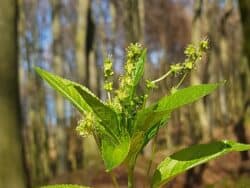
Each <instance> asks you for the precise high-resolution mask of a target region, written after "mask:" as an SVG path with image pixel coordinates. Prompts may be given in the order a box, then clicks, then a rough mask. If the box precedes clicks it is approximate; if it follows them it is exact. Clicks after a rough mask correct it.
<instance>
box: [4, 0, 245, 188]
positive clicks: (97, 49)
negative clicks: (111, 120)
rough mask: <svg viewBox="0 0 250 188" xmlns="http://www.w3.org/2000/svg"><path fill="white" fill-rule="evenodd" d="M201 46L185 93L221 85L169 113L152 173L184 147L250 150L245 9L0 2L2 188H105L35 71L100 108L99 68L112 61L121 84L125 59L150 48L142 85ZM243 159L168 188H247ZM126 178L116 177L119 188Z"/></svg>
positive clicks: (197, 0)
mask: <svg viewBox="0 0 250 188" xmlns="http://www.w3.org/2000/svg"><path fill="white" fill-rule="evenodd" d="M204 38H208V40H209V43H210V49H209V52H208V53H207V55H206V57H205V58H203V60H202V62H201V63H199V66H198V67H197V70H194V71H192V73H191V74H190V75H189V76H188V78H187V79H186V80H185V83H184V84H183V87H185V86H187V85H190V84H198V83H209V82H213V83H214V82H219V81H223V80H226V81H227V84H226V85H225V86H224V87H221V88H220V89H219V90H218V91H216V92H215V93H213V94H212V95H210V96H208V97H205V98H204V99H203V100H201V101H199V102H196V103H195V104H193V105H188V106H186V107H185V108H182V109H181V110H178V111H175V113H174V114H173V115H172V119H171V120H170V122H169V124H168V126H167V128H165V129H162V130H161V132H160V133H159V135H158V137H157V151H158V152H157V155H156V158H155V161H154V163H155V164H157V163H158V162H159V160H160V159H162V158H163V157H164V156H165V155H166V154H169V153H171V152H173V151H175V150H176V149H178V148H181V147H183V146H184V145H190V144H195V143H198V142H204V141H209V140H213V139H227V138H230V139H234V140H238V141H240V142H243V143H249V142H250V108H249V106H250V1H249V0H119V1H118V0H1V1H0V44H1V46H0V86H1V88H0V187H6V188H8V187H9V188H24V187H28V188H30V187H36V186H39V185H44V184H48V183H78V184H83V183H84V184H85V185H93V186H94V187H111V185H110V186H109V185H108V183H109V182H110V177H109V176H108V175H106V174H105V173H104V172H103V164H102V160H101V157H100V156H99V153H98V152H97V148H96V146H95V143H94V139H93V138H91V137H89V138H82V137H80V136H79V135H77V134H76V132H75V127H76V126H77V122H78V120H79V119H80V118H81V114H79V113H77V112H76V110H75V109H74V107H73V106H71V105H70V104H69V102H68V101H66V100H64V98H63V97H61V96H59V95H58V94H57V93H55V92H54V91H53V90H52V89H51V88H50V87H49V86H48V85H47V84H46V83H45V82H43V81H42V80H41V79H40V78H39V77H38V75H37V74H36V73H35V71H34V66H40V67H42V68H44V69H46V70H49V71H51V72H53V73H55V74H58V75H60V76H63V77H65V78H68V79H71V80H74V81H77V82H79V83H81V84H84V85H85V86H87V87H88V88H90V89H91V90H92V91H93V92H94V93H95V94H96V95H98V96H100V97H101V98H106V95H105V93H104V92H103V89H102V87H103V80H102V78H103V77H102V76H103V70H102V66H103V59H104V58H105V56H107V55H108V54H112V57H113V59H114V63H115V77H116V78H117V79H118V78H119V75H120V74H121V73H122V72H123V69H122V67H123V60H124V54H125V53H124V52H125V51H124V49H125V48H126V46H127V45H128V44H129V43H131V42H140V43H142V44H143V46H145V47H146V48H148V57H147V65H146V72H145V75H144V76H145V78H150V79H155V78H158V77H159V76H160V75H163V74H164V73H165V72H166V71H167V70H168V69H169V67H170V65H171V64H173V63H179V62H181V61H183V60H184V54H183V51H184V49H185V47H186V46H187V44H189V43H191V42H192V43H196V42H198V41H200V40H201V39H204ZM175 80H176V79H175V77H174V76H173V77H172V78H171V79H168V80H167V81H164V82H161V84H160V87H159V88H158V89H157V90H156V91H157V92H156V93H157V95H154V96H151V98H152V100H154V99H157V98H159V97H161V96H163V95H166V94H167V93H169V92H170V88H171V86H172V85H173V82H175ZM151 150H152V146H151V145H150V144H149V145H148V146H147V149H146V150H145V151H143V155H142V157H141V158H142V159H143V160H141V161H140V162H139V165H138V167H137V169H136V173H137V178H138V181H139V182H140V181H143V177H144V174H145V172H144V171H143V169H145V168H144V166H146V164H145V163H146V162H147V161H148V160H149V159H150V153H151ZM249 157H250V155H249V153H247V152H245V153H244V152H243V153H241V154H232V155H229V156H228V157H224V158H223V159H221V160H218V161H217V162H216V161H215V162H213V163H212V164H210V163H209V164H208V165H203V166H201V167H200V168H195V169H193V170H190V171H189V172H188V173H187V174H184V175H183V176H181V177H180V178H177V179H174V180H173V182H171V184H170V185H169V186H168V187H173V188H175V187H177V188H178V187H237V186H238V187H250V159H249ZM223 162H224V163H223ZM142 167H143V168H142ZM123 173H124V172H123V169H117V176H118V180H119V181H121V182H123V181H124V178H123ZM216 176H218V177H216ZM138 187H142V186H138Z"/></svg>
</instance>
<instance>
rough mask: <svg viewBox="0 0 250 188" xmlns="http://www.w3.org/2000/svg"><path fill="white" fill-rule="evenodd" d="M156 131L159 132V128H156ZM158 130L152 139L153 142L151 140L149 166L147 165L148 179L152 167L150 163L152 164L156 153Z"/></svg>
mask: <svg viewBox="0 0 250 188" xmlns="http://www.w3.org/2000/svg"><path fill="white" fill-rule="evenodd" d="M158 130H159V128H158ZM158 130H157V133H156V136H155V137H154V140H153V145H152V151H151V157H150V160H149V164H148V169H147V177H149V173H150V170H151V166H152V163H153V160H154V157H155V153H156V146H157V138H158Z"/></svg>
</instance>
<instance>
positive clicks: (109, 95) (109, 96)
mask: <svg viewBox="0 0 250 188" xmlns="http://www.w3.org/2000/svg"><path fill="white" fill-rule="evenodd" d="M107 95H108V100H109V102H110V103H111V94H110V92H107Z"/></svg>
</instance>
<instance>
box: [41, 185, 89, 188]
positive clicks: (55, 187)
mask: <svg viewBox="0 0 250 188" xmlns="http://www.w3.org/2000/svg"><path fill="white" fill-rule="evenodd" d="M40 188H90V187H86V186H81V185H71V184H61V185H47V186H42V187H40Z"/></svg>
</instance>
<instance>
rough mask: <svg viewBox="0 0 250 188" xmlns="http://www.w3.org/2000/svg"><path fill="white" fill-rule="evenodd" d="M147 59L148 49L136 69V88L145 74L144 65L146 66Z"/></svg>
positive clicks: (143, 53) (144, 51)
mask: <svg viewBox="0 0 250 188" xmlns="http://www.w3.org/2000/svg"><path fill="white" fill-rule="evenodd" d="M146 57H147V51H146V49H144V50H143V52H142V54H141V56H140V58H139V60H138V62H137V63H136V67H135V73H134V79H133V81H134V84H133V85H134V86H136V85H137V84H138V83H139V81H140V79H141V78H142V76H143V72H144V64H145V61H146Z"/></svg>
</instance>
